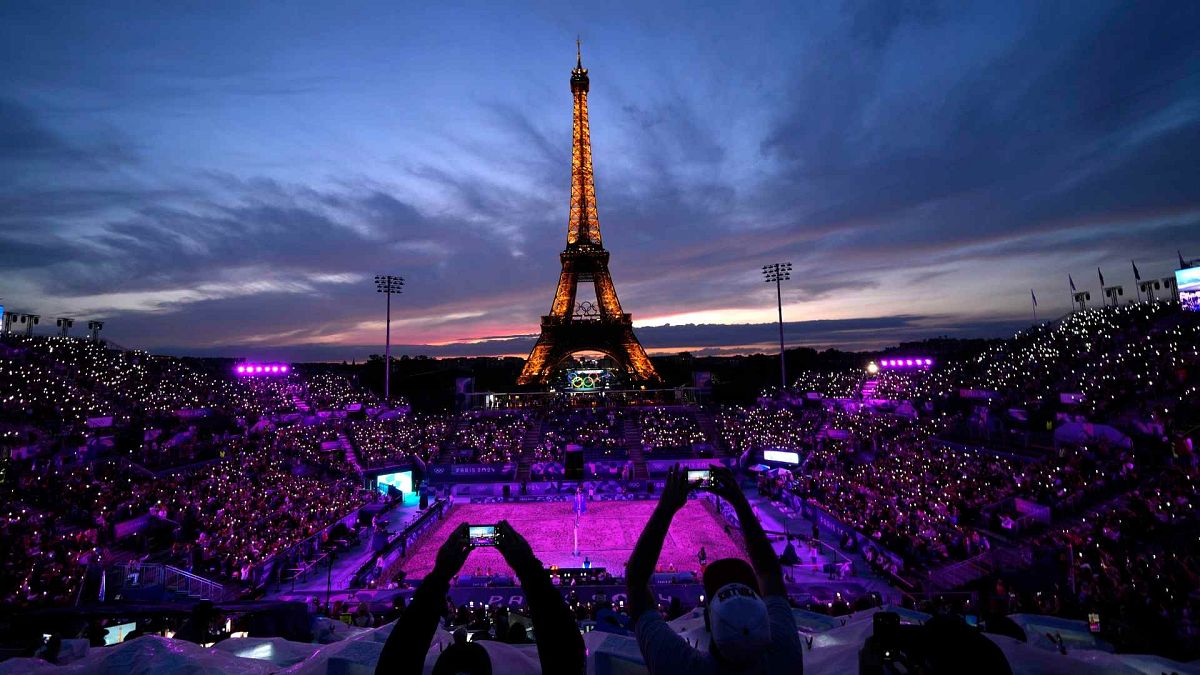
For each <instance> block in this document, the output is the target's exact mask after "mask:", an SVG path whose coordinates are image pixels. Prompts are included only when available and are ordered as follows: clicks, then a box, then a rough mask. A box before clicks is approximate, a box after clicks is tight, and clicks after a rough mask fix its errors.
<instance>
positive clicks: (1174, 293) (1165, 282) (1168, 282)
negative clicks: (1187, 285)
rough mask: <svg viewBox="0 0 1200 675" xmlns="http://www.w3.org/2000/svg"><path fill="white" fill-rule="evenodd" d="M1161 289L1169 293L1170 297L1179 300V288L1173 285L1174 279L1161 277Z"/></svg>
mask: <svg viewBox="0 0 1200 675" xmlns="http://www.w3.org/2000/svg"><path fill="white" fill-rule="evenodd" d="M1161 281H1162V287H1163V288H1165V289H1166V290H1168V291H1170V293H1171V297H1172V298H1174V299H1175V300H1179V286H1177V285H1175V277H1163V278H1162V280H1161Z"/></svg>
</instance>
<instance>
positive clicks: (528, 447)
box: [517, 417, 546, 483]
mask: <svg viewBox="0 0 1200 675" xmlns="http://www.w3.org/2000/svg"><path fill="white" fill-rule="evenodd" d="M545 434H546V420H544V419H542V418H541V417H539V418H537V419H535V420H534V421H533V423H532V424H530V425H529V428H528V429H526V430H525V434H524V435H523V436H521V454H520V455H518V456H517V482H518V483H524V482H526V481H528V480H529V473H530V466H531V465H532V464H533V458H534V456H535V455H536V453H537V447H538V445H540V444H541V442H542V438H543V437H544V436H545Z"/></svg>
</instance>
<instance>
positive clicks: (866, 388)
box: [859, 380, 879, 401]
mask: <svg viewBox="0 0 1200 675" xmlns="http://www.w3.org/2000/svg"><path fill="white" fill-rule="evenodd" d="M878 386H879V380H867V381H866V382H863V386H862V392H861V395H860V396H859V398H861V399H862V400H864V401H870V400H871V399H873V398H875V388H876V387H878Z"/></svg>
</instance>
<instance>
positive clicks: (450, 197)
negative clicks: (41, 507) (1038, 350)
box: [0, 2, 1200, 359]
mask: <svg viewBox="0 0 1200 675" xmlns="http://www.w3.org/2000/svg"><path fill="white" fill-rule="evenodd" d="M785 10H786V11H785ZM5 12H8V14H6V13H5ZM64 12H65V13H66V15H67V16H64V17H54V16H50V15H49V14H45V15H40V14H38V13H36V12H24V11H19V10H14V9H12V8H0V23H4V22H5V21H4V19H5V18H6V17H7V18H10V19H12V20H13V22H14V23H13V25H18V24H19V25H24V26H26V27H27V28H26V30H24V31H22V33H21V35H20V36H19V38H20V41H21V44H22V45H24V47H22V48H20V49H19V50H17V51H19V53H14V54H12V55H13V56H14V57H16V58H14V59H12V61H11V72H12V77H11V78H9V79H6V80H5V82H4V83H0V272H2V273H3V274H2V275H0V293H2V294H4V295H5V296H6V303H8V304H10V305H11V306H17V305H20V306H22V307H25V308H28V309H29V310H31V311H38V312H40V313H42V314H44V315H51V314H55V313H63V312H76V313H81V314H82V313H87V314H97V315H99V314H103V315H105V316H106V317H107V318H108V319H109V323H108V328H107V329H106V332H108V333H109V335H110V336H111V337H113V338H114V339H116V340H117V341H118V342H120V343H122V344H127V345H129V346H149V347H156V346H166V347H169V348H170V349H173V350H182V351H187V350H189V349H192V350H196V351H197V352H198V353H209V352H217V351H220V350H221V349H222V348H223V346H224V345H230V346H231V347H230V349H234V350H236V349H241V348H242V346H246V345H252V346H253V347H254V349H256V350H264V351H269V350H271V349H281V350H292V351H294V352H295V353H297V354H303V353H311V354H314V355H315V354H322V355H327V356H328V358H333V359H337V358H338V357H337V356H336V352H337V350H339V349H341V350H343V352H344V353H345V354H356V353H365V352H364V351H363V350H365V349H368V348H367V347H364V346H363V345H365V344H367V343H368V342H371V341H374V340H375V338H376V337H377V333H378V332H379V331H378V324H379V322H381V321H382V312H383V308H382V302H381V299H380V298H379V297H378V295H377V294H375V293H374V290H373V288H372V287H371V284H370V283H369V279H370V277H371V276H372V275H374V274H377V273H393V274H402V275H404V276H405V277H406V278H407V279H408V282H409V283H408V286H407V287H406V289H405V293H404V294H403V295H402V296H400V297H399V298H393V319H394V326H393V327H394V328H395V329H396V330H397V331H398V332H399V335H398V338H397V339H398V340H400V341H402V342H405V343H407V344H409V345H411V346H412V348H413V349H417V350H420V349H426V350H429V351H428V352H427V353H429V354H435V353H447V354H451V353H454V354H458V353H463V354H465V353H482V352H481V350H485V351H486V350H493V351H494V350H497V349H501V350H511V351H504V353H523V352H524V351H525V350H526V349H527V348H528V343H529V340H530V337H529V335H530V334H532V333H534V332H536V330H537V327H538V317H539V316H540V315H541V314H542V313H544V312H545V311H546V309H547V308H548V306H549V304H550V300H551V294H552V292H553V288H554V283H555V280H556V278H557V276H558V272H559V268H558V264H559V263H558V253H559V251H560V250H561V249H562V246H563V242H564V240H565V220H566V214H567V198H568V194H569V192H568V191H569V182H568V178H569V176H568V172H569V162H570V134H571V128H570V109H571V108H570V106H571V100H570V96H569V94H568V93H567V88H566V69H567V68H569V66H570V65H572V63H571V59H569V58H568V59H567V60H566V62H565V63H563V64H558V63H544V62H543V61H544V58H543V57H544V55H545V54H546V53H547V50H548V47H546V46H545V45H540V44H538V43H537V40H532V41H531V40H529V39H528V38H529V36H530V35H534V34H536V31H540V30H544V25H543V24H542V23H541V22H543V21H547V22H549V23H550V24H552V25H557V24H556V21H558V19H555V18H553V17H551V16H546V15H544V14H546V12H545V10H544V8H526V9H525V10H522V13H518V14H520V18H514V17H515V15H514V16H506V17H491V22H490V23H487V25H481V26H474V25H470V26H467V25H463V24H462V23H461V22H454V23H453V28H454V31H453V33H454V35H455V37H456V41H455V43H454V46H447V44H442V38H444V36H445V35H446V34H447V33H445V32H444V31H446V30H448V26H450V25H451V24H450V23H438V21H445V17H441V16H440V15H438V14H437V13H428V14H422V15H420V16H417V15H411V14H408V13H402V14H403V16H399V15H396V16H394V15H392V14H390V13H387V12H379V13H378V16H375V17H373V20H372V21H371V22H370V24H371V25H366V24H364V23H360V22H358V21H357V20H353V19H352V18H349V17H345V18H344V19H345V21H346V22H348V23H343V21H342V19H341V18H339V19H338V20H333V19H330V18H329V17H325V19H324V20H322V21H318V19H317V18H316V17H314V16H311V15H309V14H304V13H302V15H301V16H297V17H295V21H280V20H279V18H280V17H279V15H278V14H277V10H274V9H272V8H261V9H260V10H256V12H253V13H251V14H253V16H252V17H251V16H245V15H242V14H241V13H239V12H231V13H229V14H228V15H226V14H222V16H221V19H220V21H219V22H218V23H221V24H222V25H228V27H229V30H230V31H232V32H233V33H236V37H234V36H232V35H231V37H230V40H232V41H233V43H235V44H238V45H240V48H239V49H215V50H214V48H213V45H212V42H211V39H209V38H208V35H210V34H211V28H212V25H211V24H210V23H208V22H209V21H213V20H214V19H211V18H206V17H200V16H193V15H190V14H187V15H183V14H180V15H172V16H170V17H165V16H159V15H154V16H147V15H145V14H144V13H142V14H139V15H137V16H130V15H128V13H126V12H123V11H121V10H119V9H113V10H110V11H105V12H102V13H100V14H99V15H96V16H93V17H92V22H91V23H88V22H85V23H87V24H88V25H90V26H94V27H95V30H93V31H91V32H90V33H89V35H91V34H92V33H95V34H103V35H109V36H111V39H108V40H106V41H104V42H103V44H100V43H97V42H96V41H95V38H94V37H89V35H82V36H81V35H79V34H77V33H75V32H71V30H69V29H70V26H71V25H74V23H73V22H72V21H71V19H72V18H78V17H77V16H75V15H74V14H72V12H71V11H69V10H64ZM258 12H261V14H259V13H258ZM29 14H38V16H35V17H33V18H31V17H30V16H27V15H29ZM14 15H15V16H14ZM439 17H440V18H439ZM395 22H400V23H399V24H397V23H395ZM743 22H749V23H743ZM109 25H119V26H122V27H126V26H127V28H128V30H127V31H125V30H121V31H107V30H101V29H100V28H99V27H100V26H109ZM594 25H595V28H596V31H597V33H598V38H599V39H598V40H597V42H598V43H600V44H601V45H604V44H606V43H607V44H608V45H609V46H608V47H602V48H599V49H598V50H597V54H596V57H595V59H596V60H595V61H594V62H589V64H588V65H589V67H590V68H592V73H591V75H592V81H593V88H592V94H591V98H590V113H591V122H592V134H593V144H594V150H595V153H594V160H595V177H596V183H597V190H598V206H599V212H600V214H599V215H600V222H601V228H602V231H603V235H604V241H605V244H606V246H607V247H608V248H609V250H610V251H611V253H612V258H611V263H610V264H611V268H612V272H613V276H614V279H615V282H616V285H617V290H618V292H619V294H620V296H621V300H622V304H623V306H624V307H625V309H626V310H627V311H631V312H632V313H633V315H634V318H635V320H637V321H638V325H639V326H644V327H642V328H639V329H638V332H639V335H643V339H644V340H645V341H646V344H647V346H649V347H651V348H653V349H668V350H669V349H684V348H689V349H696V350H721V349H726V348H731V349H735V350H736V349H745V348H757V347H758V346H762V345H765V346H766V347H769V346H770V343H771V340H772V329H771V326H772V324H770V323H767V322H768V321H769V320H770V319H771V318H772V317H773V314H774V298H773V297H768V296H770V295H773V292H772V291H773V289H770V288H769V287H767V286H765V285H764V284H763V282H762V279H761V277H760V275H759V266H760V265H762V264H765V263H769V262H776V261H791V262H793V263H794V265H795V270H796V273H795V275H794V278H793V279H792V280H791V282H790V283H789V284H788V285H787V286H785V287H784V293H785V296H784V304H785V312H786V315H787V316H788V317H792V318H799V317H803V318H811V319H814V320H816V321H814V322H805V323H803V324H799V323H797V324H789V331H795V334H794V335H791V334H789V340H791V341H794V343H796V344H802V343H804V342H805V341H806V340H812V341H815V342H820V343H821V344H829V345H832V344H843V345H850V346H854V345H867V346H871V345H876V344H877V343H879V341H880V340H890V339H901V337H902V338H903V339H913V338H917V337H920V336H922V335H928V334H936V333H940V332H943V331H959V330H961V331H963V332H964V333H969V332H971V331H984V330H993V331H1000V332H1003V331H1006V330H1007V329H1008V328H1010V327H1011V326H1012V324H1013V323H1014V322H1016V321H1017V318H1019V317H1022V316H1024V312H1025V310H1026V303H1027V300H1028V289H1029V288H1030V287H1036V288H1037V289H1038V295H1039V297H1044V298H1055V297H1058V295H1057V294H1055V293H1051V292H1047V291H1046V290H1044V289H1052V288H1059V287H1060V286H1061V285H1062V281H1063V277H1065V276H1066V274H1067V273H1070V272H1072V271H1077V272H1079V273H1076V277H1077V278H1080V277H1081V274H1080V273H1083V272H1086V271H1088V270H1090V269H1092V268H1094V266H1095V265H1098V264H1099V265H1104V266H1105V267H1106V268H1107V267H1108V266H1110V265H1118V264H1119V265H1121V266H1122V268H1124V266H1126V265H1127V264H1128V258H1129V257H1135V258H1137V259H1138V260H1139V267H1141V268H1142V269H1143V271H1144V272H1145V273H1146V274H1147V275H1149V274H1159V272H1160V271H1161V272H1162V273H1163V274H1166V273H1167V272H1169V268H1168V266H1169V264H1170V259H1172V258H1173V252H1174V249H1175V248H1177V247H1178V248H1183V249H1184V250H1185V252H1186V251H1187V250H1191V249H1197V250H1200V227H1197V226H1198V225H1200V184H1197V182H1196V181H1195V180H1194V179H1193V178H1192V177H1193V176H1195V175H1196V174H1197V173H1198V171H1200V164H1198V160H1197V159H1196V158H1197V157H1200V93H1198V92H1200V88H1198V87H1196V84H1197V82H1198V81H1200V40H1198V39H1197V38H1196V37H1195V36H1196V35H1197V34H1200V9H1198V8H1197V7H1195V6H1192V5H1186V4H1177V5H1170V6H1151V5H1144V4H1143V5H1138V4H1133V5H1131V4H1128V3H1105V2H1100V3H1091V4H1089V5H1088V6H1087V7H1086V8H1079V7H1070V8H1065V7H1057V6H1052V5H1044V4H1029V5H1022V4H1019V3H1011V4H1004V5H992V6H979V7H972V6H968V5H958V4H953V3H934V2H928V3H926V2H913V3H909V2H903V3H897V2H879V3H866V4H862V3H859V4H855V5H852V6H845V7H841V6H839V7H829V6H805V7H802V8H799V9H798V8H796V7H780V8H778V11H776V8H770V7H763V8H759V10H758V11H757V12H749V13H748V12H745V11H743V9H734V8H726V7H712V8H706V9H705V10H704V11H703V12H697V11H693V10H691V9H689V10H688V11H686V12H681V13H677V12H676V10H672V9H669V8H664V9H662V10H661V12H655V13H648V14H646V15H641V14H638V15H637V16H636V17H634V18H630V17H628V16H626V15H625V13H617V14H614V13H610V12H607V11H605V12H600V13H599V15H598V16H597V17H596V19H595V23H594ZM251 26H252V27H253V30H251ZM530 26H535V27H537V28H536V30H535V28H531V27H530ZM665 27H671V28H673V29H679V30H681V31H683V34H682V35H681V36H679V37H678V40H679V41H681V43H686V45H690V46H686V48H685V49H682V50H681V49H680V48H679V44H677V42H676V38H675V37H672V38H670V39H669V40H668V39H666V38H664V37H663V36H664V35H665V34H666V33H667V32H668V31H665V30H664V28H665ZM400 28H402V29H403V34H404V35H406V36H409V38H408V41H401V42H402V44H396V42H395V41H394V40H391V39H390V38H391V36H392V35H394V34H396V31H397V30H399V29H400ZM306 31H310V32H311V35H310V34H309V33H306ZM531 31H533V32H531ZM160 32H165V33H169V34H170V35H171V36H172V39H171V40H170V41H164V42H162V44H158V43H156V46H150V47H147V46H146V45H147V44H149V43H147V42H145V40H144V39H143V40H138V39H135V37H134V36H143V37H144V36H145V35H155V34H158V33H160ZM364 32H365V33H364ZM460 33H461V35H460ZM314 35H315V36H318V37H316V38H313V37H312V36H314ZM501 35H502V36H504V39H499V38H498V36H501ZM382 36H388V39H383V37H382ZM513 36H521V37H520V39H516V38H514V37H513ZM310 38H311V39H310ZM538 39H545V40H547V41H549V40H553V39H558V36H557V35H553V36H552V35H546V36H543V37H542V38H538ZM563 39H567V38H566V37H564V38H563ZM372 40H380V41H379V42H372ZM464 44H488V45H490V47H489V50H490V51H489V52H488V53H489V55H490V58H489V59H486V61H487V62H486V63H483V62H481V60H480V55H479V54H477V53H472V52H471V51H470V50H464V49H463V48H462V45H464ZM300 45H303V47H301V46H300ZM16 49H17V48H16V47H14V50H16ZM606 50H607V51H606ZM493 51H494V53H492V52H493ZM50 54H55V55H58V56H55V57H54V58H51V57H50V56H49V55H50ZM39 55H41V56H39ZM393 56H395V58H394V59H393ZM568 56H571V55H569V54H568ZM148 57H154V58H148ZM585 57H586V55H585ZM138 64H140V65H138ZM148 64H149V65H148ZM351 85H352V86H351ZM1143 261H1145V262H1143ZM1160 268H1161V269H1160ZM1064 298H1065V296H1064ZM1053 303H1054V301H1053V300H1046V301H1044V304H1046V305H1047V307H1045V310H1046V311H1053V306H1052V305H1053ZM1062 305H1063V309H1065V306H1066V302H1065V299H1064V300H1063V301H1062ZM863 317H876V318H873V319H864V318H863ZM879 317H882V318H879ZM820 319H828V320H833V321H839V322H846V323H829V324H822V323H819V322H818V321H819V320H820ZM683 321H687V322H690V324H691V325H686V326H679V325H670V326H667V325H664V324H667V323H670V324H678V323H680V322H683ZM855 322H857V323H855ZM872 322H876V323H872ZM648 324H652V325H653V327H650V326H649V325H648ZM718 324H723V325H726V327H724V328H722V327H720V325H718ZM764 331H765V332H764ZM480 336H501V338H503V339H499V340H496V339H483V340H481V339H480ZM305 350H315V351H305ZM314 358H315V356H314ZM321 358H325V356H322V357H321Z"/></svg>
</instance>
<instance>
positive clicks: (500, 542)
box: [496, 520, 536, 567]
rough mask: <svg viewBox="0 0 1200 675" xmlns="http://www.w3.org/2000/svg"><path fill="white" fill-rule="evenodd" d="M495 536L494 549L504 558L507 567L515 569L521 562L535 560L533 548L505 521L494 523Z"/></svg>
mask: <svg viewBox="0 0 1200 675" xmlns="http://www.w3.org/2000/svg"><path fill="white" fill-rule="evenodd" d="M496 534H497V535H498V537H497V539H496V548H498V549H500V555H502V556H504V560H505V561H506V562H508V564H509V565H511V566H513V567H516V565H518V564H520V563H522V562H528V561H529V560H536V558H535V557H534V555H533V547H532V546H530V545H529V542H528V541H526V539H525V537H523V536H521V533H520V532H517V531H516V530H515V529H514V528H513V526H512V524H511V523H509V522H508V521H507V520H501V521H500V522H498V523H496Z"/></svg>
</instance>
